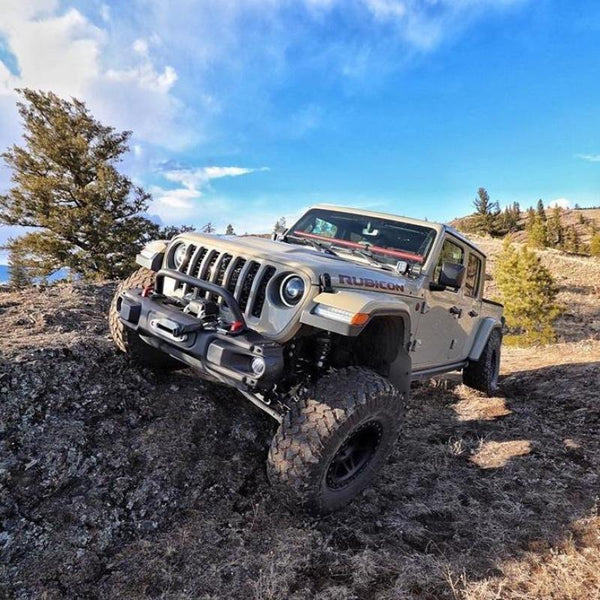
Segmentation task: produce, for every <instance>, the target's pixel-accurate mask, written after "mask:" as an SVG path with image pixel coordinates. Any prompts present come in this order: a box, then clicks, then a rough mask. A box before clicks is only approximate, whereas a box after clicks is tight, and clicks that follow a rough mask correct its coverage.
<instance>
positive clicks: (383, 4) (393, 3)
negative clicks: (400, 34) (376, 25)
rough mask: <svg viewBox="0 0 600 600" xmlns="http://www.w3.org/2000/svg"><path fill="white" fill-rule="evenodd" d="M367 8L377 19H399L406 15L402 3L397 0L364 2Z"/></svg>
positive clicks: (368, 0)
mask: <svg viewBox="0 0 600 600" xmlns="http://www.w3.org/2000/svg"><path fill="white" fill-rule="evenodd" d="M364 3H365V5H366V6H367V8H368V9H369V10H370V11H371V12H372V13H373V15H374V16H375V18H377V19H390V18H401V17H404V16H405V15H406V6H405V3H404V2H398V1H397V0H364Z"/></svg>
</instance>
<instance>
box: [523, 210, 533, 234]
mask: <svg viewBox="0 0 600 600" xmlns="http://www.w3.org/2000/svg"><path fill="white" fill-rule="evenodd" d="M534 223H535V210H534V209H533V208H532V207H531V206H530V207H529V208H528V209H527V217H526V219H525V229H526V231H529V230H530V229H531V228H532V227H533V224H534Z"/></svg>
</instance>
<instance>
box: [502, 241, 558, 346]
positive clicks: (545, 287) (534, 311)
mask: <svg viewBox="0 0 600 600" xmlns="http://www.w3.org/2000/svg"><path fill="white" fill-rule="evenodd" d="M495 279H496V283H497V285H498V289H499V290H500V294H501V299H502V301H503V302H504V314H505V316H506V320H507V325H508V327H509V331H510V332H511V333H512V334H513V335H516V336H518V340H517V341H519V342H522V343H525V344H534V343H540V344H548V343H551V342H553V341H554V340H555V338H556V334H555V331H554V322H555V321H556V318H557V317H558V316H559V315H560V313H561V309H560V307H559V305H558V304H557V303H556V295H557V292H558V290H557V287H556V284H555V282H554V279H553V278H552V275H551V273H550V271H549V270H548V269H547V268H546V267H544V266H543V265H542V264H541V263H540V259H539V258H538V256H537V255H536V253H535V252H533V251H532V250H530V249H529V248H527V247H522V248H521V249H520V250H519V249H516V248H515V247H514V246H513V244H512V243H511V241H510V239H507V240H506V242H505V243H504V249H503V251H502V253H501V254H500V256H499V257H498V262H497V264H496V270H495Z"/></svg>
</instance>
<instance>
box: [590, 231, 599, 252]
mask: <svg viewBox="0 0 600 600" xmlns="http://www.w3.org/2000/svg"><path fill="white" fill-rule="evenodd" d="M590 254H591V255H592V256H600V233H595V234H594V235H593V236H592V239H591V240H590Z"/></svg>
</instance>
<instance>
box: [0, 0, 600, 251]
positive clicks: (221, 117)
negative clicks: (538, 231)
mask: <svg viewBox="0 0 600 600" xmlns="http://www.w3.org/2000/svg"><path fill="white" fill-rule="evenodd" d="M0 9H1V11H0V14H2V19H1V20H0V147H2V148H4V147H6V146H7V145H8V144H9V143H12V142H14V141H17V140H18V139H19V135H20V130H19V123H18V118H17V116H16V113H15V109H14V103H15V96H14V92H13V91H12V90H13V88H14V87H18V86H29V87H35V88H42V89H51V90H53V91H55V92H57V93H59V94H61V95H64V96H69V95H75V96H77V97H80V98H82V99H83V100H85V101H86V102H87V103H88V105H89V107H90V108H91V110H92V111H93V113H94V114H95V115H96V116H97V117H98V118H100V119H101V120H102V121H104V122H106V123H110V124H113V125H114V126H116V127H118V128H121V129H132V130H133V131H134V135H133V138H132V152H131V154H130V155H129V156H128V157H127V159H126V160H125V162H124V163H123V166H122V167H123V169H124V170H125V171H126V172H127V173H129V174H130V175H131V176H132V177H134V178H135V180H136V181H138V182H139V183H141V184H142V185H144V186H145V187H146V188H147V189H148V190H149V191H151V192H152V194H153V198H154V200H153V202H152V205H151V207H150V211H149V212H150V213H151V214H153V215H154V216H155V217H156V218H157V219H161V220H162V221H163V222H165V223H177V224H178V223H188V224H193V225H202V224H204V223H206V222H207V221H212V222H213V223H214V224H215V225H216V226H217V228H218V229H219V230H223V229H224V228H225V226H226V225H227V223H230V222H231V223H232V224H233V225H234V227H235V229H236V230H237V231H238V232H240V233H243V232H245V231H249V232H256V231H266V230H269V229H270V228H271V226H272V224H273V222H274V221H275V220H276V219H277V218H278V217H279V216H282V215H285V216H287V217H288V219H291V218H293V217H294V216H295V215H297V214H298V213H299V212H301V211H302V210H303V209H304V208H305V207H307V206H309V205H311V204H314V203H317V202H333V203H338V204H349V205H356V206H362V207H369V208H372V209H375V210H383V211H389V212H395V213H400V214H407V215H410V216H415V217H427V218H428V219H430V220H440V221H444V220H449V219H451V218H453V217H455V216H459V215H462V214H465V213H467V212H469V211H470V210H471V204H472V200H473V198H474V196H475V194H476V190H477V188H478V187H480V186H484V187H486V188H488V190H489V192H490V194H491V196H492V198H493V199H498V200H499V201H500V203H501V204H508V203H512V202H513V201H518V202H520V203H521V204H522V205H524V206H526V205H529V204H533V203H535V202H536V201H537V199H538V198H540V197H541V198H543V199H544V200H545V201H546V202H547V203H550V202H553V201H557V200H558V201H559V202H560V203H562V204H564V205H569V204H571V205H574V204H575V203H579V204H581V205H600V193H599V183H600V135H599V134H600V118H599V117H600V101H599V100H600V41H599V40H600V4H599V3H597V2H592V1H577V0H575V1H573V2H569V3H566V2H563V1H560V0H294V1H292V0H237V1H233V0H197V1H194V2H192V1H191V0H180V1H179V2H177V3H167V2H161V1H158V0H131V1H130V2H126V3H124V2H100V1H94V0H81V1H79V2H78V1H70V2H69V1H59V0H31V1H28V2H22V1H21V0H0ZM8 185H9V173H8V172H7V171H6V170H0V190H1V189H6V188H7V187H8ZM14 234H15V231H14V230H12V229H8V228H0V243H1V241H2V240H3V239H6V237H7V236H8V235H14Z"/></svg>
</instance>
